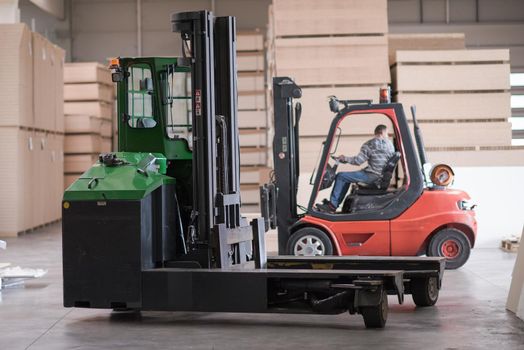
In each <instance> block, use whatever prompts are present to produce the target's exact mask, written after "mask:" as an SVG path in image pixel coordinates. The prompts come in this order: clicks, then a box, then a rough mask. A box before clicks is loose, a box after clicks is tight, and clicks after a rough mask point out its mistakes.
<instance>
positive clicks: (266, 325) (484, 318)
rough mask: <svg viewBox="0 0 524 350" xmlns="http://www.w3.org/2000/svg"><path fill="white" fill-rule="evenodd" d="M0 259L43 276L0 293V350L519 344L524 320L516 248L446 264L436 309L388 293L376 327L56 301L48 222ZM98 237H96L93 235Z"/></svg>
mask: <svg viewBox="0 0 524 350" xmlns="http://www.w3.org/2000/svg"><path fill="white" fill-rule="evenodd" d="M7 242H8V247H7V248H8V249H7V250H6V251H0V261H8V262H11V263H13V264H14V265H21V266H24V267H35V268H37V267H38V268H45V269H48V270H49V273H48V274H47V275H46V276H44V277H43V278H42V279H40V280H34V281H29V282H27V283H26V285H25V287H19V288H12V289H7V290H4V291H3V292H0V317H1V320H2V321H1V322H0V349H11V350H14V349H26V348H30V349H71V348H78V349H116V348H125V349H161V348H176V349H234V348H236V349H247V348H249V349H277V348H290V347H296V348H301V349H306V348H315V349H325V348H336V347H340V348H345V347H347V346H348V345H352V346H355V347H356V348H360V349H363V348H364V347H369V348H371V349H373V348H377V347H378V348H381V349H382V348H383V349H421V348H424V349H485V348H497V349H498V350H500V349H518V348H522V344H524V322H522V321H520V320H519V319H517V318H516V317H515V316H514V315H512V314H510V313H509V312H507V311H505V310H504V304H505V301H506V295H507V291H508V288H509V283H510V274H511V270H512V267H513V263H514V259H515V255H514V254H508V253H504V252H502V251H500V250H498V249H476V250H474V251H473V254H472V256H471V259H470V261H469V262H468V264H467V265H466V266H465V267H464V268H462V269H460V270H458V271H447V272H446V276H445V279H444V286H443V291H442V293H441V297H440V300H439V302H438V304H437V307H433V308H426V309H416V308H415V307H414V305H413V302H412V301H411V298H410V297H408V298H407V300H406V303H405V304H404V305H397V304H395V298H393V297H390V300H389V301H390V316H389V319H388V324H387V326H386V329H384V330H366V329H365V328H364V325H363V322H362V318H361V317H360V316H352V317H350V316H349V315H347V314H342V315H338V316H310V315H258V314H212V313H159V312H155V313H150V312H144V313H142V315H141V316H137V315H133V314H117V313H111V312H110V311H99V310H84V309H65V308H63V307H62V280H61V279H62V272H61V235H60V225H59V224H55V225H52V226H49V227H46V228H43V229H41V230H39V231H36V232H33V233H31V234H27V235H24V236H21V237H20V238H12V239H7ZM101 243H102V242H101Z"/></svg>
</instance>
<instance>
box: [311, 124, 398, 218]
mask: <svg viewBox="0 0 524 350" xmlns="http://www.w3.org/2000/svg"><path fill="white" fill-rule="evenodd" d="M394 153H395V148H394V147H393V143H392V142H391V141H390V140H389V139H388V129H387V127H386V126H385V125H382V124H380V125H377V127H376V128H375V137H373V138H372V139H371V140H369V141H367V142H365V143H364V144H363V145H362V147H361V148H360V152H359V154H358V155H356V156H355V157H346V156H344V155H340V156H338V157H336V159H337V160H338V161H339V162H341V163H349V164H353V165H361V164H362V163H364V162H365V161H367V162H368V166H367V167H365V168H364V169H362V170H358V171H345V172H340V173H338V174H337V176H336V178H335V184H334V185H333V190H332V191H331V197H330V200H329V201H328V200H327V199H324V200H323V202H322V203H318V204H317V205H316V207H317V209H318V210H319V211H322V212H326V213H335V211H336V210H337V208H338V206H339V205H340V204H341V203H342V201H343V199H344V197H345V195H346V192H347V191H348V189H349V185H350V184H351V183H358V182H360V183H364V184H368V185H369V184H372V183H374V182H375V181H377V180H379V179H380V177H381V176H382V170H383V169H384V166H385V165H386V163H387V161H388V159H389V158H390V157H391V156H392V155H393V154H394Z"/></svg>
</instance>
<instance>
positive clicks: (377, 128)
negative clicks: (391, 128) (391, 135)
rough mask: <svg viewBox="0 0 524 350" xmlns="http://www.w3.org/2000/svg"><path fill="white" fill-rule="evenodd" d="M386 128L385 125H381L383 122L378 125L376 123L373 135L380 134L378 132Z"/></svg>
mask: <svg viewBox="0 0 524 350" xmlns="http://www.w3.org/2000/svg"><path fill="white" fill-rule="evenodd" d="M387 128H388V127H387V126H385V125H383V124H379V125H377V127H376V128H375V135H380V134H382V132H383V131H384V130H386V129H387Z"/></svg>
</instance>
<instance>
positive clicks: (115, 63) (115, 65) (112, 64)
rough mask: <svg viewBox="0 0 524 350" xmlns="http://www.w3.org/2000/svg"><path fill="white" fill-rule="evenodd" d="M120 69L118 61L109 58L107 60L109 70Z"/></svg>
mask: <svg viewBox="0 0 524 350" xmlns="http://www.w3.org/2000/svg"><path fill="white" fill-rule="evenodd" d="M118 67H120V59H118V58H111V59H110V60H109V69H116V68H118Z"/></svg>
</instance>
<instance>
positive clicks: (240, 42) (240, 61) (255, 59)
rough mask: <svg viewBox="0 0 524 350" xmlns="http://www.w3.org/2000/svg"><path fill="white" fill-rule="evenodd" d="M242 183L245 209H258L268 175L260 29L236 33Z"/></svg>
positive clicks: (263, 62)
mask: <svg viewBox="0 0 524 350" xmlns="http://www.w3.org/2000/svg"><path fill="white" fill-rule="evenodd" d="M237 67H238V126H239V129H240V137H239V138H240V164H241V166H242V167H241V172H240V183H241V190H242V203H243V207H244V208H252V209H255V207H256V208H258V204H259V201H260V199H259V186H260V184H262V183H265V182H266V181H267V174H268V168H267V163H268V152H269V151H270V149H269V147H268V123H267V117H266V100H265V95H264V94H265V73H264V72H265V57H264V40H263V35H262V34H261V33H260V32H259V31H254V32H240V33H238V36H237Z"/></svg>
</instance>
